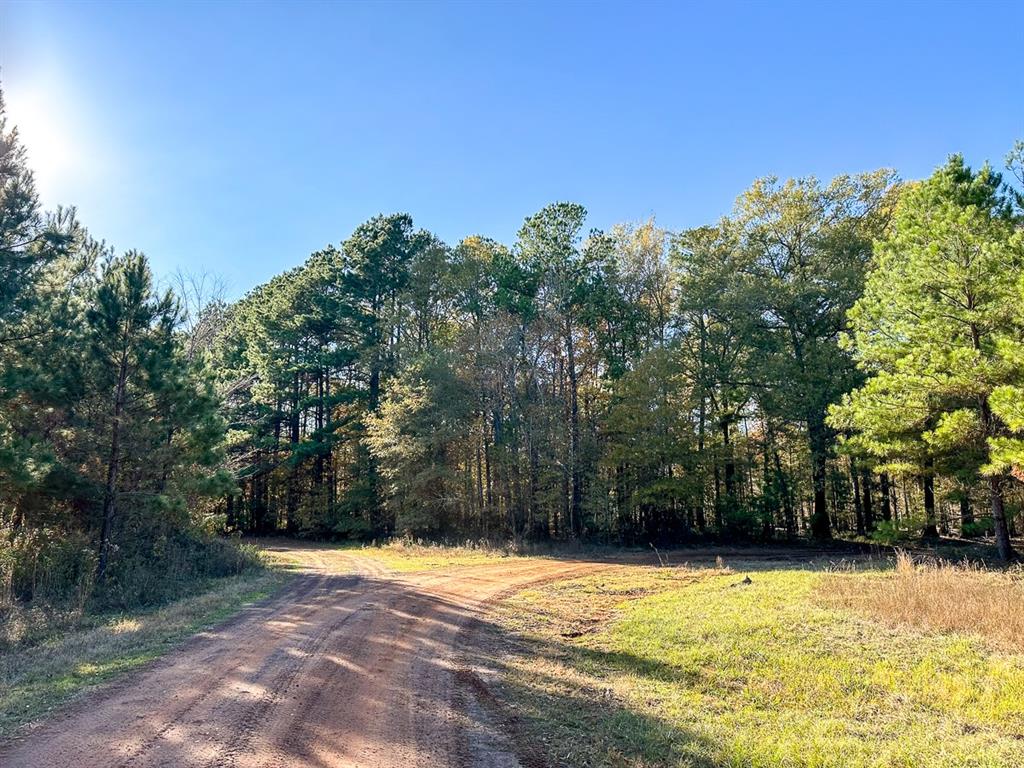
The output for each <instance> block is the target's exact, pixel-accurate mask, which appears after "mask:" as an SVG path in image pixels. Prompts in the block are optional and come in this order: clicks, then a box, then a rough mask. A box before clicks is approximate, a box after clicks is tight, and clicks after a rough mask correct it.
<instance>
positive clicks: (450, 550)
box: [259, 539, 519, 573]
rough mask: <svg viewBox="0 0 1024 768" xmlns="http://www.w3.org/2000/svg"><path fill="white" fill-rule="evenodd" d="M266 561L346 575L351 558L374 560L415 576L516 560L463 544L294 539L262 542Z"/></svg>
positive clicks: (506, 553)
mask: <svg viewBox="0 0 1024 768" xmlns="http://www.w3.org/2000/svg"><path fill="white" fill-rule="evenodd" d="M259 544H260V545H261V546H264V547H266V549H265V550H264V551H265V552H266V555H267V557H268V558H269V560H270V561H271V562H272V563H274V564H276V565H280V566H284V567H287V568H308V567H313V568H322V569H325V570H328V571H330V572H332V573H348V572H349V571H351V570H352V569H353V565H354V563H353V558H365V559H368V560H373V561H374V562H376V563H379V564H380V565H382V566H384V567H385V568H387V569H388V570H390V571H394V572H395V573H415V572H418V571H433V570H438V569H441V568H455V567H462V566H470V565H487V564H491V563H496V562H501V561H502V560H506V559H508V558H512V557H519V555H517V554H516V553H514V552H512V551H511V550H509V549H501V548H495V547H488V546H484V545H472V544H466V545H462V546H446V545H442V544H430V543H412V542H407V541H402V540H398V541H394V542H389V543H385V544H379V545H360V544H351V543H342V544H330V543H320V542H296V541H293V540H281V539H265V540H262V541H260V542H259Z"/></svg>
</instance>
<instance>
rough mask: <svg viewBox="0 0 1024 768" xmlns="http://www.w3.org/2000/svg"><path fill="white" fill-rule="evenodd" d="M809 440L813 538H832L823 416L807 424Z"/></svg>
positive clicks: (812, 418) (815, 415)
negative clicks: (812, 487)
mask: <svg viewBox="0 0 1024 768" xmlns="http://www.w3.org/2000/svg"><path fill="white" fill-rule="evenodd" d="M807 438H808V442H809V445H810V449H811V480H812V482H813V485H814V506H813V509H812V511H811V536H813V537H814V538H816V539H819V540H828V539H831V538H832V524H831V522H830V521H829V516H828V506H827V503H826V496H825V492H826V481H827V477H828V475H827V466H826V462H827V460H828V445H827V442H826V433H825V421H824V417H823V415H821V416H819V415H818V414H814V415H812V416H811V418H809V419H808V422H807Z"/></svg>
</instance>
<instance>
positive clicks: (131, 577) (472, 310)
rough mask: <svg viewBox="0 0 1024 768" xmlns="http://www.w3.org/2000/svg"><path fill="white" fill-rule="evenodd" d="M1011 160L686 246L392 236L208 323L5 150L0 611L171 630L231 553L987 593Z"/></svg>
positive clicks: (698, 231) (1023, 326)
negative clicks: (900, 545) (549, 558)
mask: <svg viewBox="0 0 1024 768" xmlns="http://www.w3.org/2000/svg"><path fill="white" fill-rule="evenodd" d="M1022 159H1024V144H1021V143H1018V144H1017V145H1016V147H1015V149H1014V150H1013V151H1012V152H1011V153H1010V155H1009V156H1008V158H1007V160H1006V172H1000V171H997V170H996V169H995V168H993V167H991V166H989V165H985V166H983V167H981V168H980V169H972V168H971V167H969V166H968V165H967V163H966V162H965V160H964V159H963V158H962V157H960V156H958V155H952V156H951V157H949V159H948V160H946V161H945V162H944V163H942V164H941V165H939V166H938V167H937V168H936V170H935V171H934V173H933V174H932V175H931V176H930V177H928V178H927V179H924V180H919V181H907V180H901V179H900V178H898V177H897V175H896V174H895V172H893V171H890V170H884V169H883V170H878V171H873V172H869V173H859V174H852V175H843V176H839V177H837V178H835V179H832V180H831V181H827V182H824V181H819V180H816V179H814V178H797V179H788V180H780V179H776V178H773V177H765V178H760V179H757V180H756V181H754V182H753V183H752V184H751V186H750V187H749V188H748V189H747V190H745V191H742V192H741V193H740V194H739V196H738V197H737V199H736V202H735V206H734V207H733V209H732V210H731V211H730V212H728V213H727V214H726V215H725V216H723V217H722V218H721V219H720V220H719V221H717V222H714V223H709V224H707V225H705V226H701V227H697V228H694V229H688V230H684V231H667V230H665V229H662V228H661V227H659V225H658V224H657V222H656V221H655V220H653V219H651V220H648V221H642V222H634V223H625V224H620V225H616V226H613V227H611V228H610V229H608V230H607V231H601V230H597V229H588V227H587V210H586V209H585V208H584V207H583V206H582V205H580V204H578V203H572V202H556V203H553V204H551V205H548V206H546V207H544V208H543V209H541V210H540V211H539V212H537V213H534V214H532V215H529V216H527V217H526V218H525V219H524V221H523V224H522V227H521V228H520V230H519V233H518V236H517V238H516V239H515V242H512V243H505V244H503V243H499V242H497V241H495V240H493V239H490V238H488V237H486V236H483V235H470V236H467V237H465V238H464V239H463V240H461V241H460V242H458V243H456V244H448V243H445V242H442V241H441V240H440V239H439V238H438V237H436V236H435V235H433V234H431V233H430V232H429V231H428V230H426V229H421V228H419V224H420V223H419V222H416V223H414V222H413V220H412V218H411V217H410V216H409V215H407V214H404V213H395V214H382V215H379V216H376V217H374V218H372V219H370V220H369V221H366V222H365V223H363V224H360V225H359V226H358V227H357V228H356V229H355V231H354V232H352V233H351V234H350V235H348V236H347V237H346V238H344V239H342V240H340V241H339V242H338V243H337V244H336V245H332V246H328V247H325V248H324V249H322V250H320V251H317V252H316V253H313V254H311V255H310V256H309V257H308V258H307V259H306V260H305V261H304V262H302V263H301V264H299V265H298V266H296V267H295V268H293V269H291V270H289V271H287V272H285V273H283V274H280V275H278V276H276V277H274V278H273V279H272V280H270V281H269V282H267V283H266V284H264V285H260V286H257V287H255V288H253V289H252V290H250V291H249V292H248V293H247V294H246V295H245V296H244V297H242V298H241V299H239V300H237V301H228V300H226V298H225V296H224V295H223V291H218V290H216V288H215V287H214V289H213V290H211V289H210V286H216V283H217V281H216V279H215V275H214V276H213V277H212V278H211V279H206V277H207V276H194V275H193V276H185V275H179V276H178V279H177V280H171V279H168V278H163V277H158V276H156V275H154V274H153V271H152V270H151V268H150V266H149V264H148V262H147V259H146V257H145V256H144V255H143V254H142V253H140V252H138V251H132V250H129V251H124V252H119V251H115V250H114V249H113V248H111V247H110V246H108V245H107V244H105V243H104V242H103V241H100V240H97V239H95V237H94V236H93V235H91V234H90V233H89V232H88V231H87V230H86V229H85V227H84V226H83V225H82V224H81V223H80V222H79V221H78V219H77V217H76V213H75V211H74V209H72V208H63V209H58V210H54V211H43V210H42V209H41V207H40V204H39V200H38V195H37V193H36V190H35V184H34V179H33V175H32V171H31V169H30V167H29V166H28V162H27V159H26V155H25V151H24V149H23V147H22V145H21V143H20V141H19V137H18V133H17V130H16V128H15V127H14V126H13V125H10V124H8V122H7V121H6V120H5V121H4V122H2V123H0V601H4V600H7V601H9V600H11V599H15V598H17V599H23V600H27V599H31V598H33V597H40V598H47V599H49V598H57V597H60V598H69V597H73V598H74V599H78V600H92V599H100V600H103V601H107V602H109V603H110V604H133V603H135V604H137V603H147V602H151V601H156V600H160V599H163V597H165V596H166V595H168V594H171V593H172V592H173V590H174V589H175V588H176V587H175V584H176V583H177V582H176V580H187V579H191V578H195V577H197V576H207V575H217V574H219V573H227V572H233V571H234V570H236V569H238V568H241V567H243V566H244V562H243V561H244V560H245V558H246V554H245V552H244V550H243V549H239V548H236V547H233V546H232V545H231V544H230V542H229V540H228V539H225V538H224V537H223V536H222V534H230V533H241V534H254V535H265V534H272V533H287V534H291V535H295V536H301V537H310V538H318V539H335V540H337V539H353V540H364V541H368V540H384V539H388V538H390V537H410V538H414V539H419V538H422V539H432V540H447V541H455V540H466V539H486V540H490V541H499V540H513V541H518V542H523V541H528V542H537V541H540V542H543V541H558V542H567V541H588V542H595V543H604V544H615V545H636V544H640V545H645V546H646V545H648V544H655V545H657V546H662V545H672V544H679V543H682V542H686V541H691V540H698V539H700V540H721V541H738V540H744V541H767V540H791V539H797V538H800V537H810V538H813V539H817V540H827V539H830V538H832V537H842V538H847V539H853V538H860V539H863V540H872V539H873V540H876V541H881V542H888V543H893V542H897V541H900V540H902V539H909V538H920V537H923V538H925V539H928V538H937V537H939V536H963V537H969V538H981V537H990V538H991V540H992V541H994V543H995V545H996V546H997V547H998V552H999V555H1000V557H1001V558H1002V559H1004V560H1010V559H1012V558H1014V557H1015V552H1014V550H1013V548H1012V546H1011V539H1012V537H1013V536H1015V535H1017V534H1018V533H1019V532H1020V526H1021V525H1022V523H1024V520H1022V518H1021V504H1022V501H1024V494H1022V485H1021V482H1020V480H1021V478H1024V475H1022V474H1021V471H1022V470H1021V466H1022V464H1024V334H1022V331H1024V301H1022V298H1024V283H1022V277H1024V197H1022V196H1021V193H1020V189H1021V182H1022V181H1024V178H1022V175H1021V174H1022V168H1024V165H1022V162H1021V161H1022ZM939 160H941V158H937V159H936V161H937V162H938V161H939ZM172 283H174V284H175V288H173V289H172V288H171V287H170V286H171V284H172Z"/></svg>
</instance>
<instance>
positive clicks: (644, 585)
mask: <svg viewBox="0 0 1024 768" xmlns="http://www.w3.org/2000/svg"><path fill="white" fill-rule="evenodd" d="M734 567H735V570H730V569H723V568H720V567H719V568H706V569H688V568H640V567H627V568H620V569H617V570H615V571H611V572H608V573H605V574H602V575H599V576H592V577H587V578H582V579H577V580H574V581H570V582H562V583H555V584H549V585H546V586H543V587H540V588H537V589H533V590H529V591H525V592H522V593H520V594H518V595H516V596H514V597H512V598H511V599H510V600H509V601H508V602H507V603H505V604H504V605H502V606H500V607H499V608H498V609H497V610H496V613H495V615H494V619H493V620H494V622H495V624H496V626H495V629H496V630H500V631H501V632H502V633H503V635H504V637H505V638H506V639H505V640H504V641H502V640H500V639H498V640H496V642H497V643H499V645H500V644H502V643H504V645H505V647H506V648H507V650H508V653H507V655H506V656H505V658H504V659H503V661H502V664H503V668H502V670H501V671H502V673H503V674H502V677H501V680H502V682H500V684H499V691H498V692H499V696H500V698H502V699H504V700H506V701H508V702H510V703H511V707H510V708H509V711H508V713H507V714H506V719H507V720H508V722H510V723H512V725H513V729H514V730H515V731H516V733H515V737H516V738H515V741H517V742H518V743H519V744H520V745H526V746H525V747H523V748H524V750H525V755H524V757H525V762H526V763H527V764H530V763H533V764H538V765H540V764H546V765H576V766H634V767H635V768H641V767H642V766H643V767H648V766H737V767H738V766H750V767H752V768H754V767H758V766H786V767H788V766H808V767H811V766H837V767H839V766H842V767H844V768H847V767H849V768H859V767H861V766H864V767H867V766H873V767H874V766H879V767H880V766H905V767H906V768H930V767H933V766H950V767H951V768H952V766H990V767H991V768H1008V767H1009V766H1018V765H1024V655H1022V651H1024V635H1021V634H1016V635H1014V634H1013V631H1017V632H1019V631H1020V630H1019V628H1020V626H1021V625H1020V623H1019V622H1018V623H1017V625H1016V626H1017V627H1018V629H1017V630H1007V629H1006V628H1005V627H1003V626H1002V623H1001V619H1002V618H1003V617H1004V616H1005V615H1006V614H1005V612H1004V606H1005V605H1006V604H1008V603H1009V604H1015V605H1016V606H1017V613H1018V615H1019V611H1020V606H1022V605H1024V586H1022V584H1021V581H1020V575H1019V574H1017V575H1013V574H1010V575H1006V574H992V573H989V572H985V571H980V570H977V569H950V568H947V569H945V570H942V569H934V568H932V569H928V568H924V569H915V568H913V567H912V566H907V565H906V564H904V565H903V566H902V567H901V568H897V569H895V570H889V571H886V572H880V573H879V572H866V573H865V572H825V571H823V570H820V569H814V568H806V569H801V568H787V569H771V568H770V567H768V566H764V565H760V566H756V569H755V570H749V571H745V570H743V567H742V564H741V563H736V564H735V565H734ZM751 567H754V566H751ZM748 576H749V579H750V581H749V582H747V581H746V578H747V577H748ZM994 582H995V584H994ZM936 586H944V587H945V589H946V592H941V591H939V592H936V591H933V590H934V589H935V588H936ZM993 586H996V587H999V588H1002V589H1003V590H1011V592H1010V594H1009V595H1008V596H1006V597H1003V598H1001V599H997V600H996V601H995V602H996V603H997V605H996V606H995V607H994V608H993V610H992V613H991V614H984V611H983V610H982V609H979V610H978V611H975V612H974V613H973V615H972V613H971V611H963V610H959V611H958V610H957V601H961V600H964V599H966V598H968V597H969V596H970V595H972V594H973V595H975V596H979V595H981V594H986V595H987V594H988V593H989V592H990V591H991V590H992V589H993ZM865 595H870V596H873V597H872V599H868V598H866V597H865ZM908 600H910V604H911V605H912V606H914V605H916V606H917V607H916V608H911V609H910V612H909V613H908V611H907V610H906V609H904V608H903V607H901V606H903V605H905V604H906V603H907V601H908ZM915 601H916V602H915ZM1014 601H1016V602H1015V603H1014ZM925 602H927V603H929V605H930V606H931V607H930V608H928V609H925V608H923V607H922V606H923V604H924V603H925ZM991 602H992V601H991V600H990V601H988V603H986V602H985V601H984V600H983V601H982V602H981V605H983V606H984V605H986V604H989V605H991ZM954 616H959V617H960V621H959V623H957V622H955V621H953V619H952V618H951V617H954ZM509 632H512V633H514V635H515V636H516V637H518V638H519V639H518V640H516V641H509V640H508V639H507V638H508V633H509ZM583 734H585V737H583Z"/></svg>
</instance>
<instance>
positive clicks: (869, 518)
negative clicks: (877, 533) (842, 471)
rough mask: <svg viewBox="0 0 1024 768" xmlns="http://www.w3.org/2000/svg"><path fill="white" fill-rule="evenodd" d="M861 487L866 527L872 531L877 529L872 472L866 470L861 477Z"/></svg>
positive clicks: (868, 530)
mask: <svg viewBox="0 0 1024 768" xmlns="http://www.w3.org/2000/svg"><path fill="white" fill-rule="evenodd" d="M861 489H862V496H863V500H864V528H865V529H866V530H867V532H868V533H870V532H871V531H873V530H875V502H874V499H873V498H872V495H871V494H872V492H873V491H874V482H873V481H872V479H871V473H870V472H868V471H866V470H865V472H864V474H863V477H862V479H861Z"/></svg>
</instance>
